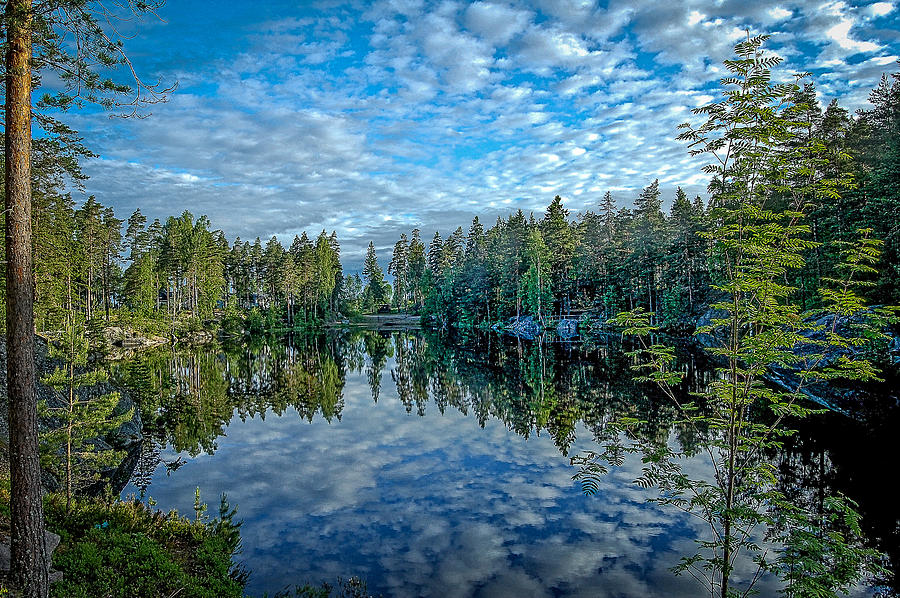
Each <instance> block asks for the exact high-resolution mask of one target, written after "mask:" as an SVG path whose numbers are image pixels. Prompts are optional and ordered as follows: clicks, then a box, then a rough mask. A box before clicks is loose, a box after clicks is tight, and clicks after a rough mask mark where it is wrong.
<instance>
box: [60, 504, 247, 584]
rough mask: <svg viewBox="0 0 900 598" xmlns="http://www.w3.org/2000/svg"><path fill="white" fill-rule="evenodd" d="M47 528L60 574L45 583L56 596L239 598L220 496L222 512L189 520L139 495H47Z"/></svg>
mask: <svg viewBox="0 0 900 598" xmlns="http://www.w3.org/2000/svg"><path fill="white" fill-rule="evenodd" d="M45 508H46V512H45V515H46V518H47V527H48V528H49V529H50V530H52V531H55V532H56V533H58V534H59V535H60V536H61V538H62V541H61V543H60V546H59V548H58V549H57V550H56V552H55V553H54V555H53V566H54V568H56V569H59V570H60V571H62V572H63V574H64V579H63V581H61V582H58V583H56V584H54V585H53V586H52V588H51V596H52V597H59V598H63V597H66V598H94V597H96V596H108V597H110V598H143V597H146V598H157V597H159V598H167V597H169V596H173V595H177V596H179V597H180V598H228V597H234V598H238V597H240V596H241V595H242V593H243V586H244V582H245V581H246V577H247V574H246V573H245V572H244V571H243V570H242V569H240V568H239V567H235V566H234V565H233V563H232V557H233V556H234V554H235V553H236V552H237V551H238V549H239V546H240V534H239V532H238V528H239V526H240V524H239V523H234V522H233V520H232V518H233V516H234V510H229V508H228V505H227V503H225V501H224V497H223V501H222V506H221V507H220V517H219V518H217V519H213V520H212V521H206V520H204V519H203V518H199V517H198V519H197V520H193V521H192V520H190V519H188V518H186V517H182V516H180V515H178V514H177V513H176V512H174V511H173V512H170V513H162V512H160V511H152V510H150V509H149V508H147V507H146V506H145V505H144V504H143V503H140V502H137V501H127V502H113V503H105V502H103V501H101V500H96V499H94V500H79V501H77V502H75V503H74V504H73V507H72V508H71V510H69V511H66V508H65V499H64V498H62V497H59V496H55V495H54V496H51V497H48V499H47V501H46V507H45Z"/></svg>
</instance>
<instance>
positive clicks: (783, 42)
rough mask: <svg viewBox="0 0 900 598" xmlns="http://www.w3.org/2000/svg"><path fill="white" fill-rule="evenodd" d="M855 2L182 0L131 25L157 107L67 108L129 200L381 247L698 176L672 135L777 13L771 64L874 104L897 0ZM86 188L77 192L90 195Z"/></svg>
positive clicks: (348, 252) (889, 57) (93, 163)
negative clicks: (154, 86) (129, 114)
mask: <svg viewBox="0 0 900 598" xmlns="http://www.w3.org/2000/svg"><path fill="white" fill-rule="evenodd" d="M897 4H898V2H897V0H893V1H892V2H883V1H879V2H850V1H842V0H801V1H794V0H783V1H770V0H757V1H753V2H748V1H746V0H738V1H733V0H720V1H716V2H708V1H707V2H700V1H693V0H688V1H669V2H661V1H659V0H653V1H616V0H611V1H609V2H601V3H598V2H594V1H593V0H521V1H520V0H512V1H494V0H485V1H477V2H463V1H453V0H448V1H441V2H430V1H426V0H375V1H371V2H353V1H351V2H343V1H340V0H324V1H322V2H311V1H310V2H307V1H295V2H287V1H284V0H267V1H266V2H255V1H254V2H251V1H249V0H233V1H230V2H213V1H203V0H169V1H168V4H167V5H166V6H164V7H163V8H162V9H160V11H159V17H160V18H159V19H153V18H148V19H145V21H144V22H143V23H141V24H140V25H139V26H132V25H131V24H127V25H126V26H124V30H125V31H126V32H128V33H129V34H130V39H127V40H125V48H126V51H127V52H128V55H129V57H130V58H131V59H132V61H133V63H134V65H135V67H136V69H137V71H138V72H139V73H140V74H141V76H142V78H143V79H144V80H145V81H149V82H153V81H155V80H159V81H161V82H162V83H163V84H164V85H170V84H172V83H175V82H177V89H176V90H175V91H174V92H173V93H171V94H170V95H169V98H168V101H167V102H166V103H164V104H157V105H154V106H151V107H149V108H148V109H147V110H145V112H150V113H151V114H150V116H149V117H147V118H142V119H134V118H132V119H120V118H113V119H111V118H109V116H108V115H107V114H104V113H101V112H99V111H96V110H94V111H91V110H87V111H80V112H79V111H72V112H70V113H68V114H67V115H65V117H64V119H65V120H66V121H67V122H68V123H69V124H70V125H71V126H73V127H74V128H76V129H77V130H78V131H79V132H80V133H81V134H82V135H83V137H84V143H85V144H86V145H87V146H88V147H89V148H90V149H91V150H93V151H94V152H95V153H96V154H98V157H97V158H94V159H91V160H88V161H86V162H85V163H84V164H83V168H84V171H85V173H86V174H88V175H89V176H90V180H88V181H87V183H86V193H87V194H93V195H95V196H96V197H97V199H98V200H99V201H100V202H101V203H103V204H104V205H111V206H113V207H114V208H115V210H116V213H117V215H118V216H119V217H120V218H127V217H128V216H129V215H130V214H131V213H132V212H133V211H134V209H135V208H137V207H140V209H141V211H142V212H143V213H144V214H145V215H146V216H147V217H148V218H150V219H153V218H160V219H162V220H164V219H165V218H166V217H168V216H170V215H178V214H180V213H181V212H183V211H184V210H189V211H190V212H192V213H193V214H194V215H195V216H197V215H201V214H206V215H207V216H208V217H209V218H210V221H211V223H212V227H213V228H217V229H221V230H223V231H225V233H226V235H227V237H228V238H229V240H230V241H233V240H234V238H235V237H238V236H239V237H240V238H241V239H242V240H251V241H252V240H253V239H254V238H256V237H257V236H259V237H261V238H262V240H263V242H264V243H265V241H266V240H267V239H269V238H270V237H271V236H273V235H276V236H277V237H278V239H279V240H281V241H282V242H283V243H284V244H285V245H289V244H290V242H291V240H292V239H293V237H294V235H295V234H299V233H302V232H303V231H307V232H308V233H309V234H310V235H311V236H315V235H317V234H318V233H319V232H320V231H322V230H323V229H324V230H326V231H328V232H329V233H330V232H331V231H336V232H337V235H338V239H339V241H340V243H341V247H342V258H343V261H344V264H345V268H346V269H347V270H349V271H353V270H355V269H357V268H359V266H360V264H361V262H362V259H363V257H364V253H365V247H366V246H367V245H368V243H369V241H370V240H371V241H374V242H375V246H376V248H377V249H378V252H379V257H380V258H381V259H382V260H383V261H385V262H386V260H387V259H389V252H390V248H391V247H392V246H393V244H394V242H395V241H396V240H397V239H398V238H399V235H400V234H401V233H403V232H406V233H409V232H410V231H411V230H412V229H413V228H419V229H421V231H422V237H423V238H424V239H426V240H427V239H430V238H431V237H432V235H433V234H434V232H435V231H439V232H441V234H442V235H443V236H446V235H448V234H449V233H451V232H452V231H453V230H454V229H455V228H456V227H457V226H462V227H463V230H464V231H465V230H467V229H468V227H469V224H470V223H471V220H472V218H473V217H474V216H476V215H477V216H479V218H480V219H481V220H482V221H483V222H484V223H485V224H487V225H490V224H492V223H493V222H494V220H495V219H496V218H497V216H498V215H499V216H504V217H505V216H507V215H509V214H511V213H512V212H514V211H515V210H517V209H522V210H523V211H525V213H526V214H527V213H529V212H534V214H535V216H536V217H539V216H540V215H541V214H542V213H543V211H544V209H545V208H546V206H547V205H548V204H549V203H550V201H551V200H552V199H553V197H554V196H555V195H560V196H561V197H562V198H563V200H564V205H565V207H567V208H568V209H569V211H570V214H571V215H572V216H573V217H574V216H575V215H576V214H578V213H579V212H583V211H585V210H590V209H593V208H595V207H596V205H597V204H598V202H599V200H600V198H601V197H602V195H603V194H604V193H605V192H606V191H607V190H609V191H610V192H611V193H612V195H613V197H614V198H615V200H616V201H617V203H618V205H620V206H630V205H631V203H632V200H633V199H634V198H635V197H636V196H637V194H638V193H639V192H640V189H641V188H643V187H645V186H646V185H648V184H650V183H651V182H652V181H653V180H654V179H659V182H660V187H661V188H662V190H663V194H664V197H665V199H666V200H668V201H671V198H672V197H673V196H674V190H675V188H676V187H677V186H682V187H683V188H685V189H686V190H687V191H688V192H689V194H691V195H693V194H696V193H702V192H703V191H704V189H705V186H706V179H705V177H704V175H703V174H702V173H701V172H700V166H701V165H702V161H699V160H698V159H696V158H690V157H689V156H688V153H687V150H686V149H685V147H684V145H683V144H682V143H681V142H678V141H676V140H675V136H676V135H677V130H676V127H677V125H678V124H680V123H682V122H686V121H692V122H699V117H696V116H693V115H692V114H691V109H692V108H695V107H697V106H701V105H704V104H706V103H708V102H710V101H712V100H714V99H716V98H717V97H718V94H719V86H718V85H719V83H718V82H719V79H720V78H721V77H722V76H723V75H724V74H725V71H724V70H723V68H722V61H723V60H725V59H727V58H729V57H730V56H731V51H732V48H733V46H734V43H735V42H737V41H739V40H740V39H742V38H744V37H745V36H746V30H747V29H749V30H750V31H751V32H752V33H754V34H756V33H769V34H771V35H772V39H771V40H770V42H769V43H768V44H767V47H768V48H769V49H770V50H771V51H772V52H773V53H775V54H777V55H778V56H780V57H782V58H783V59H784V63H783V64H782V66H780V67H778V69H777V72H776V76H777V77H779V78H788V77H790V76H791V75H792V74H793V73H795V72H799V71H809V72H811V73H812V74H813V77H812V80H813V81H814V82H815V84H816V86H817V89H818V91H819V95H820V98H821V99H822V101H823V102H828V101H830V100H831V99H832V98H838V99H839V101H840V103H841V104H842V105H843V106H845V107H847V108H849V109H851V110H856V109H858V108H861V107H865V105H866V99H867V97H868V95H869V92H870V90H871V89H872V88H873V87H874V86H875V85H876V84H877V83H878V81H879V79H880V77H881V76H882V74H883V73H893V72H897V71H898V70H900V67H898V65H897V60H898V54H900V18H898V14H900V10H898V6H897ZM76 199H77V198H76Z"/></svg>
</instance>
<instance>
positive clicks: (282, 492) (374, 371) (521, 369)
mask: <svg viewBox="0 0 900 598" xmlns="http://www.w3.org/2000/svg"><path fill="white" fill-rule="evenodd" d="M630 365H631V363H630V362H629V361H628V358H627V357H625V356H624V354H623V352H622V351H621V348H620V347H618V346H616V345H615V344H612V345H597V346H579V345H565V346H554V345H545V344H541V343H530V342H521V341H515V340H513V341H512V342H508V343H504V342H498V339H497V338H496V337H485V338H476V339H469V340H468V341H467V342H466V343H463V344H457V343H454V344H447V343H441V342H438V341H437V340H436V339H433V338H429V337H427V336H423V335H422V334H421V333H416V334H405V333H394V334H393V335H388V334H379V333H377V332H371V331H369V332H361V333H358V334H354V335H351V336H349V337H337V336H335V337H327V336H323V337H317V338H288V339H282V340H280V341H277V342H276V341H274V340H269V341H267V342H266V341H262V342H261V341H258V342H256V343H252V344H248V345H240V346H232V347H219V348H216V349H215V350H207V351H182V352H175V353H172V352H164V351H163V352H159V353H155V354H151V355H146V356H144V357H143V358H142V359H141V360H140V361H137V362H133V363H131V364H127V365H125V366H122V368H121V369H120V371H119V372H117V374H118V376H119V377H120V378H121V379H123V380H125V381H127V383H128V384H129V385H130V386H131V387H132V388H134V389H135V392H136V394H137V395H139V397H140V400H141V402H142V405H143V411H144V416H145V422H149V423H150V426H149V427H150V429H151V430H152V441H148V442H146V443H145V446H144V450H143V454H142V456H141V459H140V461H139V463H138V466H137V469H136V471H135V475H134V477H133V480H132V484H131V486H130V487H129V488H127V489H126V493H129V492H133V493H138V494H141V495H146V494H148V493H149V494H150V495H152V496H153V497H154V499H156V500H157V501H158V503H159V506H160V507H162V508H170V507H174V508H178V509H179V510H183V511H186V512H190V509H191V505H192V501H193V493H194V488H195V487H196V486H199V487H201V490H202V492H203V494H204V496H206V497H207V499H208V500H210V501H215V500H216V498H217V496H218V494H219V493H221V492H227V493H228V496H229V500H230V501H231V502H232V503H233V504H237V505H239V508H240V516H241V517H243V519H244V521H245V524H244V528H243V530H242V531H243V536H244V547H245V551H244V555H243V558H244V561H245V563H246V565H247V566H248V567H249V568H250V569H251V570H252V571H253V577H252V579H251V584H250V586H248V591H250V592H253V593H256V594H262V592H264V591H269V592H273V591H276V590H279V589H281V588H282V587H284V586H285V585H287V584H291V583H302V582H305V581H311V582H314V583H319V582H321V581H334V580H335V579H336V578H337V577H339V576H344V577H346V576H348V575H359V576H360V577H363V578H366V579H367V580H368V582H369V588H370V590H371V591H374V592H382V593H384V594H385V595H396V596H413V595H420V596H505V595H515V596H541V595H554V596H570V595H571V596H693V595H695V594H696V592H697V587H696V586H695V585H694V584H693V583H692V581H691V580H690V579H687V578H675V577H673V576H672V575H671V573H669V572H668V567H670V566H671V565H673V564H675V563H676V562H677V560H678V557H679V556H681V555H682V554H686V553H687V552H688V551H689V550H692V549H693V538H694V537H696V536H697V535H698V533H699V530H700V528H698V527H697V526H696V524H695V523H694V522H692V521H689V520H688V519H687V517H682V516H679V515H676V514H675V513H673V512H671V511H669V510H666V509H659V508H657V507H656V506H654V505H649V504H646V502H645V501H646V498H648V497H649V496H651V495H652V491H650V492H644V491H642V490H640V489H639V488H637V487H635V486H634V485H633V484H632V483H631V482H632V480H633V479H634V478H635V477H637V475H638V473H639V470H640V465H641V464H640V462H636V463H635V462H629V463H627V464H626V466H625V467H623V468H621V469H619V470H616V471H614V472H613V473H611V474H610V475H609V476H607V478H606V479H605V480H604V481H603V484H602V486H601V489H600V492H599V494H598V496H597V497H584V496H582V495H581V493H580V492H579V487H578V485H577V484H576V483H573V481H572V479H571V476H572V474H573V471H572V469H571V468H570V467H569V465H568V459H567V458H566V455H569V454H572V453H575V452H579V451H581V450H584V449H585V448H591V447H592V446H593V445H592V443H593V441H594V439H597V438H601V437H603V435H604V434H605V432H606V427H607V424H608V422H610V421H614V420H615V419H618V418H619V417H621V416H622V415H631V416H635V417H638V418H640V419H641V420H642V421H644V422H645V423H644V424H643V425H642V429H641V435H642V436H643V437H644V438H645V439H647V440H648V441H654V442H659V443H666V442H677V443H680V444H681V445H682V446H685V447H695V448H696V447H699V446H701V444H702V442H703V438H702V437H698V435H697V433H696V432H695V431H693V430H692V431H690V432H688V430H687V429H680V428H678V427H677V426H675V425H674V423H673V422H674V420H675V419H676V417H675V416H676V414H675V412H674V411H673V410H672V408H671V406H670V405H669V404H668V403H667V402H666V401H661V400H657V398H656V397H654V396H653V394H652V392H651V393H648V392H647V389H646V388H642V387H640V386H638V385H635V384H634V383H632V382H631V371H630V370H629V366H630ZM683 367H684V368H685V370H686V371H687V372H688V374H689V375H688V376H687V378H686V380H687V382H686V383H685V388H683V389H682V390H683V391H684V392H689V391H692V390H696V389H697V388H698V386H701V385H703V384H705V382H706V380H704V376H706V375H708V374H706V373H705V372H707V371H708V369H707V368H706V367H705V365H704V364H703V363H698V362H697V361H695V358H694V357H692V356H691V355H690V354H685V357H684V359H683ZM700 434H702V431H701V432H700ZM801 448H802V447H798V448H797V451H796V452H795V453H792V454H795V455H799V454H800V453H801V452H802V450H801ZM807 449H808V447H807V448H804V449H803V450H806V452H807V453H810V454H811V452H810V451H809V450H807ZM826 450H827V449H826ZM812 452H814V451H812ZM784 458H785V459H788V460H790V459H794V458H796V459H800V458H801V457H791V456H786V457H784ZM803 458H804V459H805V458H807V457H803ZM809 458H811V459H814V458H815V457H814V456H811V457H809ZM831 465H832V464H831V463H830V462H829V463H827V464H824V465H821V470H822V472H827V471H831V469H833V468H832V466H831ZM697 467H702V465H701V464H700V463H698V464H697ZM788 469H790V468H788ZM804 471H805V470H804ZM825 477H827V476H825V475H819V477H818V478H817V477H816V476H815V475H809V476H805V477H804V478H803V479H802V480H793V481H790V480H787V478H786V480H787V481H786V483H788V484H795V485H797V487H801V486H802V487H804V488H821V487H822V486H823V484H824V482H822V481H821V480H823V479H825ZM746 574H750V572H749V571H748V572H746ZM763 591H764V593H765V589H764V590H763Z"/></svg>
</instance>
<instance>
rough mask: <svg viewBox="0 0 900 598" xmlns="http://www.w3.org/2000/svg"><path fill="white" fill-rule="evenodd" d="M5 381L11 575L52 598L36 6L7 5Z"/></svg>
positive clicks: (30, 596)
mask: <svg viewBox="0 0 900 598" xmlns="http://www.w3.org/2000/svg"><path fill="white" fill-rule="evenodd" d="M6 26H7V49H6V140H5V141H6V173H5V181H4V182H5V185H6V301H7V306H6V346H7V361H6V381H7V396H8V400H9V469H10V480H11V492H10V508H11V511H12V518H11V522H12V526H11V527H12V529H11V534H10V549H11V552H12V562H11V563H10V565H11V568H10V574H11V578H12V581H13V583H15V584H16V585H17V586H19V587H20V588H21V589H22V590H23V594H22V595H23V596H24V597H25V598H46V596H47V594H48V592H49V587H50V584H49V581H48V579H47V553H46V547H45V545H44V512H43V503H42V500H43V498H42V492H41V466H40V461H39V460H38V430H37V405H36V403H35V394H34V272H33V265H32V256H31V27H32V21H31V0H9V1H8V2H7V4H6Z"/></svg>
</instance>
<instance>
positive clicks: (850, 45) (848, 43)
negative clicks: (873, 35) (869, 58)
mask: <svg viewBox="0 0 900 598" xmlns="http://www.w3.org/2000/svg"><path fill="white" fill-rule="evenodd" d="M853 26H854V22H853V21H852V20H850V19H841V21H840V22H839V23H837V24H835V25H833V26H832V27H829V28H828V29H827V30H826V31H825V35H827V36H828V37H829V38H830V39H832V40H834V41H835V42H837V44H838V45H839V46H840V47H842V48H844V49H845V50H851V51H853V52H875V51H877V50H880V49H881V46H880V45H878V44H876V43H874V42H869V41H858V40H855V39H851V38H850V29H851V28H852V27H853Z"/></svg>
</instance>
